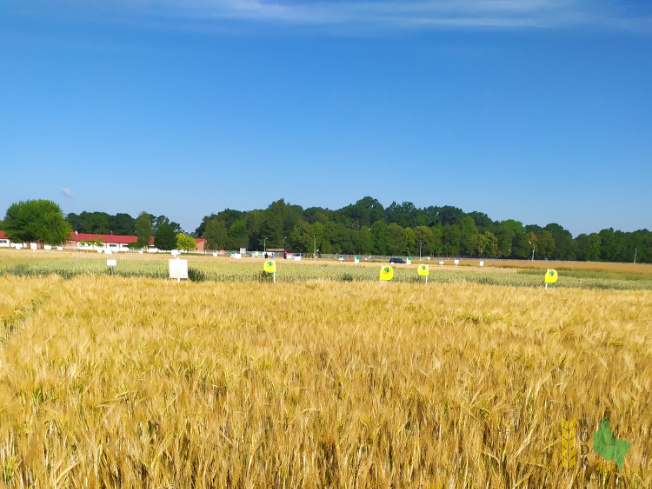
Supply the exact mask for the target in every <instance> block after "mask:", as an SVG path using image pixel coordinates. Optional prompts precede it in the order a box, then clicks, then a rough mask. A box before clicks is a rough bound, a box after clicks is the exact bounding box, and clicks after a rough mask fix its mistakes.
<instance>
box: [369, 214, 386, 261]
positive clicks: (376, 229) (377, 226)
mask: <svg viewBox="0 0 652 489" xmlns="http://www.w3.org/2000/svg"><path fill="white" fill-rule="evenodd" d="M386 235H387V223H386V222H385V221H376V222H374V223H373V224H372V225H371V237H372V239H373V244H374V246H373V252H374V253H375V254H376V255H385V254H387V236H386Z"/></svg>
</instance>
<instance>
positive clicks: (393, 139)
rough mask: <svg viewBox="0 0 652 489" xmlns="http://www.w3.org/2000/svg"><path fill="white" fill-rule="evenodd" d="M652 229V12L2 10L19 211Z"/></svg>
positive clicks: (426, 0) (539, 6) (407, 7)
mask: <svg viewBox="0 0 652 489" xmlns="http://www.w3.org/2000/svg"><path fill="white" fill-rule="evenodd" d="M365 195H371V196H373V197H375V198H377V199H378V200H379V201H380V202H381V203H382V204H384V205H386V206H387V205H389V204H391V202H392V201H397V202H403V201H410V202H413V203H414V204H415V205H417V206H419V207H423V206H428V205H455V206H458V207H461V208H462V209H464V210H465V211H467V212H470V211H473V210H479V211H482V212H486V213H487V214H488V215H489V216H490V217H491V218H492V219H496V220H503V219H509V218H513V219H517V220H520V221H522V222H523V223H524V224H539V225H545V224H548V223H550V222H557V223H559V224H561V225H562V226H564V227H566V228H567V229H569V230H570V231H571V232H572V233H573V234H574V235H577V234H579V233H588V232H593V231H599V230H600V229H602V228H606V227H613V228H615V229H621V230H624V231H633V230H636V229H640V228H644V227H645V228H648V229H650V228H652V212H651V210H652V5H650V4H649V2H643V1H631V2H615V1H606V0H592V1H585V0H558V1H546V0H521V1H511V0H458V1H453V0H413V1H409V0H407V1H401V2H399V1H393V0H381V1H374V2H371V1H307V2H291V1H257V0H245V1H236V0H167V1H154V0H151V1H145V0H142V1H140V0H129V1H126V0H124V1H122V0H120V1H113V2H100V1H57V2H54V1H48V2H46V1H38V0H37V1H31V2H26V1H17V0H4V1H3V2H2V4H1V5H0V213H1V214H2V215H3V216H4V213H5V211H6V209H7V208H8V207H9V205H11V204H12V203H13V202H16V201H19V200H26V199H32V198H45V199H51V200H54V201H56V202H58V203H59V204H60V205H61V206H62V208H63V210H64V212H81V211H83V210H89V211H93V210H101V211H105V212H109V213H112V214H114V213H117V212H128V213H130V214H131V215H133V216H136V215H138V213H139V212H141V211H142V210H147V211H148V212H150V213H152V214H157V215H158V214H165V215H167V216H168V217H170V218H171V219H172V220H174V221H177V222H180V223H181V224H182V227H184V228H185V229H187V230H189V231H192V230H194V229H195V227H197V226H198V225H199V223H200V221H201V219H202V217H203V216H204V215H207V214H210V213H211V212H219V211H220V210H222V209H224V208H226V207H229V208H234V209H240V210H249V209H253V208H265V207H267V205H269V204H270V203H271V202H272V201H273V200H276V199H279V198H285V200H286V202H291V203H293V204H299V205H301V206H303V207H304V208H305V207H311V206H322V207H329V208H339V207H342V206H344V205H347V204H349V203H353V202H355V201H357V200H358V199H360V198H362V197H363V196H365Z"/></svg>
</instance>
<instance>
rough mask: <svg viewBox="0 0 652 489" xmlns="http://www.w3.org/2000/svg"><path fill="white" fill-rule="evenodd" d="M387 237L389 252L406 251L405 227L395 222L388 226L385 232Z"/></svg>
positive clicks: (392, 253)
mask: <svg viewBox="0 0 652 489" xmlns="http://www.w3.org/2000/svg"><path fill="white" fill-rule="evenodd" d="M385 235H386V239H387V253H389V254H390V255H402V254H403V253H405V229H403V227H402V226H399V225H398V224H396V223H395V222H393V223H391V224H389V225H388V226H387V231H386V233H385Z"/></svg>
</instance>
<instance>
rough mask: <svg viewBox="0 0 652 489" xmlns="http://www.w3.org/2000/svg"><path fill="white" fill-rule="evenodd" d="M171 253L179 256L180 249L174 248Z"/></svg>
mask: <svg viewBox="0 0 652 489" xmlns="http://www.w3.org/2000/svg"><path fill="white" fill-rule="evenodd" d="M170 254H172V256H177V255H178V254H179V251H178V250H172V251H170Z"/></svg>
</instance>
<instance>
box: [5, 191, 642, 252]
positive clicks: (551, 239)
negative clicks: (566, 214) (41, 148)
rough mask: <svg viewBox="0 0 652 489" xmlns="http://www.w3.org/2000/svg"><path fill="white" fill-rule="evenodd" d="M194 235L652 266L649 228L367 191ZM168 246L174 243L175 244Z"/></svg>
mask: <svg viewBox="0 0 652 489" xmlns="http://www.w3.org/2000/svg"><path fill="white" fill-rule="evenodd" d="M67 220H68V222H69V223H70V224H71V226H72V228H73V230H76V231H80V232H88V233H102V234H108V233H109V232H110V231H113V233H114V234H121V233H123V232H124V233H125V234H134V233H135V234H136V235H137V236H138V238H139V243H140V245H141V246H147V245H148V244H149V239H150V238H151V236H152V235H154V234H156V235H158V234H159V233H158V231H159V230H160V229H164V230H165V229H166V228H167V227H171V228H172V231H173V234H175V235H176V234H178V233H179V232H181V227H180V226H179V224H178V223H175V222H172V221H170V219H169V218H167V217H166V216H154V215H152V214H148V213H146V212H143V213H141V214H140V215H139V216H138V218H137V219H133V218H131V216H130V215H129V214H124V213H119V214H116V215H115V216H113V215H110V214H106V213H103V212H82V213H81V214H78V215H77V214H68V216H67ZM6 227H7V226H5V228H6ZM165 233H167V231H164V234H165ZM8 234H9V233H8ZM167 234H169V233H167ZM194 236H195V237H203V238H206V247H207V248H208V249H213V250H215V249H231V250H233V249H239V248H247V249H252V250H262V249H263V247H264V246H265V245H266V247H267V248H280V247H284V248H287V249H288V251H294V252H300V253H308V254H312V253H313V250H315V249H317V250H319V252H321V253H337V254H339V253H348V254H353V253H355V254H376V255H387V254H394V255H417V254H418V253H419V251H421V254H422V255H423V256H460V257H478V258H480V257H487V258H489V257H497V258H510V259H528V258H531V257H532V253H533V251H534V257H535V259H546V258H547V259H549V260H603V261H618V262H631V261H633V260H634V257H635V256H636V261H637V262H643V263H652V233H650V231H648V230H647V229H641V230H638V231H633V232H623V231H618V230H614V229H612V228H609V229H603V230H601V231H597V230H596V232H594V233H588V234H580V235H579V236H577V237H575V238H573V236H572V234H571V233H570V232H569V231H568V230H566V229H564V228H563V226H561V225H560V224H558V223H554V222H553V223H549V224H547V225H545V226H540V225H538V224H533V223H525V224H524V223H522V222H520V221H516V220H514V219H506V220H503V221H493V220H492V219H491V218H490V217H489V216H488V215H487V214H485V213H483V212H480V211H472V212H464V211H463V210H462V209H460V208H458V207H453V206H448V205H445V206H428V207H417V206H416V205H415V204H414V203H412V202H400V203H398V202H392V203H391V204H390V205H389V206H388V207H383V205H382V204H381V203H380V202H379V201H378V200H377V199H374V198H373V197H369V196H367V197H363V198H362V199H360V200H358V201H357V202H356V203H354V204H349V205H346V206H344V207H342V208H341V209H336V210H331V209H327V208H324V207H309V208H306V209H303V208H302V207H301V206H298V205H294V204H291V203H289V202H286V201H285V200H284V199H279V200H277V201H274V202H272V203H271V204H270V205H269V206H267V207H266V208H265V209H253V210H249V211H240V210H236V209H229V208H227V209H224V210H221V211H219V212H216V213H211V214H209V215H207V216H205V217H204V218H203V219H202V221H201V224H200V225H199V227H198V228H197V229H196V231H195V233H194ZM16 239H19V238H18V237H16ZM19 240H20V239H19ZM166 246H171V247H172V248H174V247H176V244H170V243H167V245H166ZM162 249H165V248H162ZM167 249H171V248H167Z"/></svg>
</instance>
